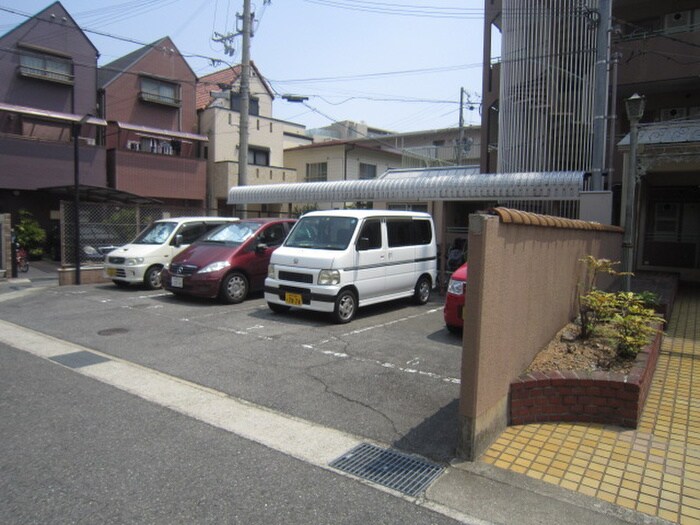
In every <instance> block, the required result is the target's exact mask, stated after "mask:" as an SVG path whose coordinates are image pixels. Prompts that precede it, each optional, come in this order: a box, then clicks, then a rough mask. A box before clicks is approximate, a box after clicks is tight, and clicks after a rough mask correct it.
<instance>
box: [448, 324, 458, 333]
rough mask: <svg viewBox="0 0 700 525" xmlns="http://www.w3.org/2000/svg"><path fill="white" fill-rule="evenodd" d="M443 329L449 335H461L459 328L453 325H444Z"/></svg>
mask: <svg viewBox="0 0 700 525" xmlns="http://www.w3.org/2000/svg"><path fill="white" fill-rule="evenodd" d="M445 327H446V328H447V331H448V332H450V333H451V334H461V333H462V327H461V326H455V325H453V324H446V325H445Z"/></svg>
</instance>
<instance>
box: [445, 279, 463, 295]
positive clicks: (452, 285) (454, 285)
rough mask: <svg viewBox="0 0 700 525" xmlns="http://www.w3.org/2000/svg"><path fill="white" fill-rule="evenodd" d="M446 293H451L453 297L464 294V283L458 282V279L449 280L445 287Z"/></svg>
mask: <svg viewBox="0 0 700 525" xmlns="http://www.w3.org/2000/svg"><path fill="white" fill-rule="evenodd" d="M447 293H451V294H454V295H462V294H464V281H460V280H458V279H450V282H449V284H448V285H447Z"/></svg>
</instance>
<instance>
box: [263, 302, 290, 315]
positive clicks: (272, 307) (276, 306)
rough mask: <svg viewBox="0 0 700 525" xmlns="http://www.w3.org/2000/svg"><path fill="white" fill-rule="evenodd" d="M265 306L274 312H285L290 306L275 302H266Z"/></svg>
mask: <svg viewBox="0 0 700 525" xmlns="http://www.w3.org/2000/svg"><path fill="white" fill-rule="evenodd" d="M267 306H269V307H270V310H272V311H273V312H275V313H276V314H284V313H287V312H288V311H289V310H290V308H291V306H287V305H286V304H277V303H267Z"/></svg>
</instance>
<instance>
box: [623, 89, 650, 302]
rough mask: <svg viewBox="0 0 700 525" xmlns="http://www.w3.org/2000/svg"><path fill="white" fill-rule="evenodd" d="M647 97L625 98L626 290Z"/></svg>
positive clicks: (630, 259) (624, 251)
mask: <svg viewBox="0 0 700 525" xmlns="http://www.w3.org/2000/svg"><path fill="white" fill-rule="evenodd" d="M645 101H646V99H645V98H644V97H643V96H639V95H638V94H637V93H635V94H634V95H632V96H631V97H630V98H628V99H626V100H625V109H626V111H627V118H628V119H629V121H630V154H629V166H628V167H627V173H626V177H625V224H624V227H625V233H624V237H623V240H622V259H623V270H624V271H625V272H626V275H625V291H627V292H629V291H630V289H631V287H632V275H631V274H632V270H633V269H634V264H633V261H634V229H635V227H634V220H635V219H634V208H635V188H636V185H637V142H638V133H639V121H640V120H641V119H642V116H643V115H644V104H645Z"/></svg>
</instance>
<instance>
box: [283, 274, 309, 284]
mask: <svg viewBox="0 0 700 525" xmlns="http://www.w3.org/2000/svg"><path fill="white" fill-rule="evenodd" d="M279 278H280V280H281V281H292V282H295V283H309V284H310V283H313V282H314V276H313V275H311V274H310V273H297V272H285V271H280V273H279Z"/></svg>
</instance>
